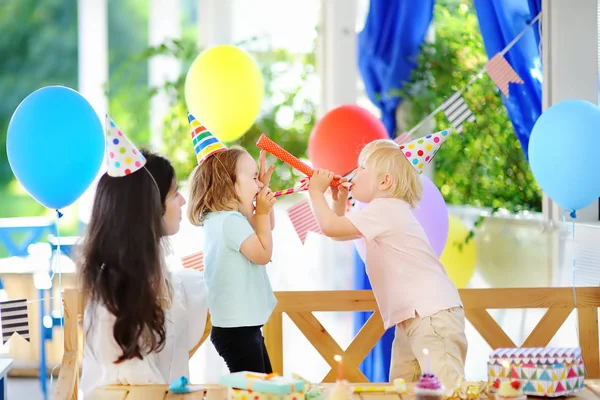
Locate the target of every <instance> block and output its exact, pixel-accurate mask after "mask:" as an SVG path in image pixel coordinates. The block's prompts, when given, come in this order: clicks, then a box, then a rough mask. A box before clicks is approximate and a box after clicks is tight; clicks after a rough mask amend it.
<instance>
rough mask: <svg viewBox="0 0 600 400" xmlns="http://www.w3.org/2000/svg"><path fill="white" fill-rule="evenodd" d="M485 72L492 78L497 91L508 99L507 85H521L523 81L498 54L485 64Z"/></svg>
mask: <svg viewBox="0 0 600 400" xmlns="http://www.w3.org/2000/svg"><path fill="white" fill-rule="evenodd" d="M484 69H485V72H487V74H488V75H489V76H490V78H492V80H493V81H494V83H495V84H496V86H498V89H500V91H501V92H502V93H503V94H504V95H505V96H506V97H508V84H509V83H519V84H522V83H523V80H522V79H521V77H520V76H519V74H517V73H516V72H515V70H514V69H513V68H512V67H511V66H510V64H509V63H508V61H506V59H505V58H504V56H503V55H502V54H500V53H498V54H496V55H495V56H494V57H492V59H491V60H490V61H488V62H487V64H485V67H484Z"/></svg>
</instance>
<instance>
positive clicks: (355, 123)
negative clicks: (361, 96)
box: [307, 105, 389, 175]
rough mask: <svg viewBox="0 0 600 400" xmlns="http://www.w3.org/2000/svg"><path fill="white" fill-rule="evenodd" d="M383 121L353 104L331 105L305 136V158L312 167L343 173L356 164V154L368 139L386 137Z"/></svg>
mask: <svg viewBox="0 0 600 400" xmlns="http://www.w3.org/2000/svg"><path fill="white" fill-rule="evenodd" d="M388 138H389V136H388V134H387V131H386V129H385V126H384V125H383V123H382V122H381V121H380V120H379V119H378V118H376V117H375V116H374V115H373V114H371V113H370V112H369V111H367V110H365V109H364V108H362V107H359V106H356V105H342V106H339V107H336V108H334V109H333V110H331V111H329V112H328V113H327V114H325V115H324V116H323V117H322V118H321V119H319V120H318V121H317V123H316V124H315V126H314V127H313V130H312V132H311V133H310V137H309V139H308V150H307V151H308V158H309V159H310V161H311V163H312V165H313V166H314V167H315V168H325V169H328V170H330V171H332V172H333V173H335V174H338V175H345V174H347V173H349V172H350V171H352V170H353V169H355V168H356V167H357V165H358V155H359V154H360V151H361V150H362V148H363V147H364V146H365V145H366V144H367V143H369V142H372V141H374V140H377V139H388Z"/></svg>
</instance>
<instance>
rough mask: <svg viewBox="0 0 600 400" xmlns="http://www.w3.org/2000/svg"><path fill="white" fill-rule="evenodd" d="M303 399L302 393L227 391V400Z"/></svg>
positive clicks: (232, 389) (303, 394) (233, 389)
mask: <svg viewBox="0 0 600 400" xmlns="http://www.w3.org/2000/svg"><path fill="white" fill-rule="evenodd" d="M305 398H306V394H305V393H304V392H292V393H286V394H275V393H266V392H260V391H255V390H249V389H235V388H231V389H229V400H250V399H251V400H304V399H305ZM312 398H313V399H314V398H315V396H314V395H313V397H312ZM219 400H221V399H219Z"/></svg>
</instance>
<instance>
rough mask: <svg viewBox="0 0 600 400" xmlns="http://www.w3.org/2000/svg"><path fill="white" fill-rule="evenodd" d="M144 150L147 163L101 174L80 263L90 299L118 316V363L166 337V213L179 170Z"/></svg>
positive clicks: (152, 347) (140, 355)
mask: <svg viewBox="0 0 600 400" xmlns="http://www.w3.org/2000/svg"><path fill="white" fill-rule="evenodd" d="M142 153H143V154H144V156H145V157H146V160H147V162H146V166H145V169H144V168H142V169H141V170H139V171H137V172H134V173H132V174H130V175H128V176H125V177H122V178H113V177H110V176H108V175H106V174H105V175H104V176H102V177H101V178H100V181H99V182H98V187H97V189H96V196H95V198H94V205H93V209H92V216H91V218H90V222H89V224H88V226H87V231H86V234H85V236H84V239H83V244H82V246H81V257H80V259H79V266H78V267H79V276H80V282H81V285H82V288H83V290H84V291H85V293H86V294H87V295H88V298H89V301H93V304H100V305H102V306H104V307H106V309H107V310H108V311H109V312H110V313H111V314H113V315H114V316H115V317H116V320H115V324H114V327H113V335H114V338H115V341H116V342H117V344H118V345H119V347H120V348H121V350H122V351H123V354H122V355H121V356H120V357H119V358H118V359H117V360H116V361H115V363H117V364H118V363H120V362H122V361H125V360H130V359H134V358H140V359H141V358H143V356H144V355H145V354H147V353H149V352H153V351H160V350H161V349H162V348H163V347H164V343H165V338H166V328H165V311H164V308H165V300H166V299H168V298H169V296H170V291H169V290H170V289H169V286H168V284H167V281H166V277H165V276H164V265H163V264H164V261H163V260H164V257H163V254H162V247H161V238H162V236H163V219H162V216H163V214H164V209H165V208H164V207H165V199H166V197H167V194H168V192H169V190H170V188H171V186H172V184H173V182H174V178H175V173H174V170H173V167H172V165H171V163H170V162H169V161H168V160H166V159H164V158H162V157H160V156H157V155H155V154H152V153H150V152H148V151H142ZM153 178H154V179H153ZM157 186H158V189H159V190H157ZM90 328H91V327H90Z"/></svg>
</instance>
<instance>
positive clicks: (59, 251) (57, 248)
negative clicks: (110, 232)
mask: <svg viewBox="0 0 600 400" xmlns="http://www.w3.org/2000/svg"><path fill="white" fill-rule="evenodd" d="M62 216H63V213H61V212H60V211H58V209H57V210H56V250H55V251H56V257H55V258H53V260H54V259H56V264H55V263H54V262H52V274H51V275H50V282H52V281H53V280H54V275H55V274H56V271H58V296H59V299H60V303H59V304H60V307H59V310H60V339H61V340H60V341H61V343H64V342H65V332H64V321H63V319H64V313H63V287H62V270H61V264H60V253H61V250H60V219H61V218H62ZM55 266H56V268H55ZM51 298H52V297H51ZM49 301H50V300H49ZM50 308H51V309H52V307H50ZM53 325H54V324H53ZM61 363H62V362H59V363H58V364H56V365H55V366H54V368H52V371H51V372H50V387H52V382H53V380H54V372H55V371H56V369H57V368H59V367H60V365H61ZM44 368H45V366H44Z"/></svg>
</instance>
